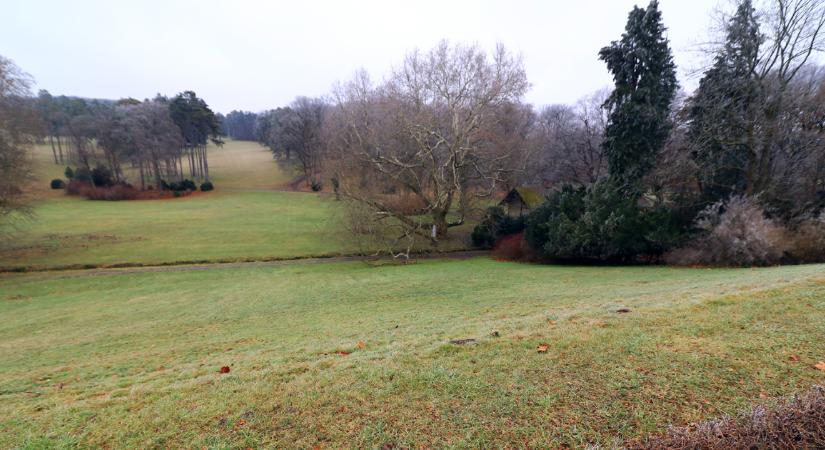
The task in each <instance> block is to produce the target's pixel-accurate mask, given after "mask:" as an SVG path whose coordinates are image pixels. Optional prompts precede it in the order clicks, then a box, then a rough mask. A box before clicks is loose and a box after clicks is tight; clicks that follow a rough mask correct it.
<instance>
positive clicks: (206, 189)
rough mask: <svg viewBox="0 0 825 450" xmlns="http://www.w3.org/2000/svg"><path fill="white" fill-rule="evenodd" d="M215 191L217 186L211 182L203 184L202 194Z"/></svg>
mask: <svg viewBox="0 0 825 450" xmlns="http://www.w3.org/2000/svg"><path fill="white" fill-rule="evenodd" d="M213 189H215V186H214V185H213V184H212V182H211V181H206V182H204V183H201V192H209V191H211V190H213Z"/></svg>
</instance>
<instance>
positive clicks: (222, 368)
mask: <svg viewBox="0 0 825 450" xmlns="http://www.w3.org/2000/svg"><path fill="white" fill-rule="evenodd" d="M229 370H230V369H229V366H222V367H221V370H220V373H229Z"/></svg>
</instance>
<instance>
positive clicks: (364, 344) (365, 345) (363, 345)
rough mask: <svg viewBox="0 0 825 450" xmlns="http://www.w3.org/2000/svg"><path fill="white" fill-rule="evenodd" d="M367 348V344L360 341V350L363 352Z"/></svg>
mask: <svg viewBox="0 0 825 450" xmlns="http://www.w3.org/2000/svg"><path fill="white" fill-rule="evenodd" d="M365 348H367V344H366V343H365V342H364V341H358V350H363V349H365Z"/></svg>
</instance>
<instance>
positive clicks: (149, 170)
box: [33, 91, 222, 189]
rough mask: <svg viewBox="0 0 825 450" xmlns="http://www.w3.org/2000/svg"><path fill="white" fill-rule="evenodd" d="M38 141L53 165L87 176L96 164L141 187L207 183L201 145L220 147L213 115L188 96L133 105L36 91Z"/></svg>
mask: <svg viewBox="0 0 825 450" xmlns="http://www.w3.org/2000/svg"><path fill="white" fill-rule="evenodd" d="M33 103H34V108H35V110H36V111H37V112H38V115H39V119H40V121H39V122H40V125H41V126H40V128H41V135H42V136H41V137H43V138H44V139H45V140H46V141H47V142H48V143H49V144H50V146H51V149H52V154H53V157H54V162H55V164H61V165H73V166H76V167H77V168H79V169H81V170H83V171H84V172H89V171H91V170H92V169H94V168H95V166H97V165H100V166H103V167H105V168H106V169H107V170H108V171H109V172H110V173H111V174H112V178H113V180H114V181H115V182H118V183H123V182H126V181H127V180H126V178H125V176H124V168H125V167H127V166H128V167H130V168H132V169H135V170H136V171H137V173H138V179H139V182H140V186H141V189H145V188H146V187H147V186H154V187H155V188H157V189H160V188H161V187H162V186H163V184H164V182H167V181H168V182H171V181H181V180H183V179H184V177H185V176H187V173H188V176H189V177H192V178H194V179H202V180H205V181H209V161H208V153H207V152H206V146H207V144H208V143H209V142H210V141H211V142H213V143H215V144H218V145H220V144H221V143H222V141H221V140H220V135H219V121H218V117H217V116H216V115H215V113H214V112H212V110H211V109H210V108H209V106H208V105H207V104H206V102H205V101H204V100H203V99H201V98H199V97H198V96H197V95H196V94H195V93H194V92H192V91H186V92H182V93H180V94H178V95H176V96H174V97H172V98H168V97H164V96H161V95H158V96H156V97H155V98H153V99H147V100H144V101H138V100H135V99H131V98H127V99H121V100H118V101H107V100H95V99H82V98H77V97H66V96H59V97H54V96H52V95H51V94H49V93H48V92H47V91H40V93H39V94H38V96H37V97H36V99H34V100H33Z"/></svg>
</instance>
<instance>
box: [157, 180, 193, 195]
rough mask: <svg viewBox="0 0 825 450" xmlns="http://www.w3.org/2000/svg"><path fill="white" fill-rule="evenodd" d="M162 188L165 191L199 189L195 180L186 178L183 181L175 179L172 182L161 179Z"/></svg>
mask: <svg viewBox="0 0 825 450" xmlns="http://www.w3.org/2000/svg"><path fill="white" fill-rule="evenodd" d="M160 187H161V189H163V190H165V191H173V192H183V191H197V190H198V185H197V184H195V182H194V181H192V180H190V179H184V180H181V181H173V182H171V183H168V182H166V181H165V180H161V182H160Z"/></svg>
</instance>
